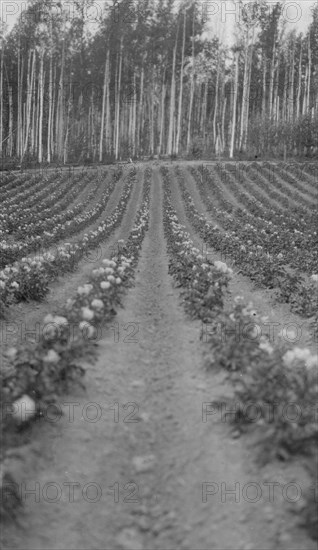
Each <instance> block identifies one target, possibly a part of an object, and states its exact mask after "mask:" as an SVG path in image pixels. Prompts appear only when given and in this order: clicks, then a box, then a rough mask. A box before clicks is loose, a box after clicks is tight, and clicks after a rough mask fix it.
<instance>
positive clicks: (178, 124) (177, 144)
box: [176, 11, 187, 155]
mask: <svg viewBox="0 0 318 550" xmlns="http://www.w3.org/2000/svg"><path fill="white" fill-rule="evenodd" d="M186 18H187V16H186V11H185V12H184V14H183V38H182V53H181V69H180V90H179V105H178V122H177V139H176V155H178V154H179V146H180V136H181V123H182V94H183V65H184V49H185V31H186Z"/></svg>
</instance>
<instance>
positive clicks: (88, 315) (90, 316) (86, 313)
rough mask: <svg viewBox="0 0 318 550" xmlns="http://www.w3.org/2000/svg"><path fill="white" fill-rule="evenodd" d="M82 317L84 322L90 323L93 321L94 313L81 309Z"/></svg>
mask: <svg viewBox="0 0 318 550" xmlns="http://www.w3.org/2000/svg"><path fill="white" fill-rule="evenodd" d="M81 310H82V317H83V319H85V321H91V320H92V319H94V311H92V310H91V309H90V308H89V307H82V308H81Z"/></svg>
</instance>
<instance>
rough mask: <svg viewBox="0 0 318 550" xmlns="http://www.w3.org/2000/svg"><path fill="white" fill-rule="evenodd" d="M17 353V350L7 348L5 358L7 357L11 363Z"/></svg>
mask: <svg viewBox="0 0 318 550" xmlns="http://www.w3.org/2000/svg"><path fill="white" fill-rule="evenodd" d="M17 353H18V350H17V349H16V348H9V349H7V351H6V356H7V357H8V359H10V360H11V361H13V360H14V359H15V358H16V356H17Z"/></svg>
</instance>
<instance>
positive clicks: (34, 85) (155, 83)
mask: <svg viewBox="0 0 318 550" xmlns="http://www.w3.org/2000/svg"><path fill="white" fill-rule="evenodd" d="M210 4H211V3H210ZM99 6H100V5H99ZM96 8H97V6H96V3H94V2H93V1H92V0H78V1H77V0H74V1H73V2H72V3H65V2H64V3H63V2H62V3H59V2H44V1H42V0H29V1H28V5H27V8H26V9H25V10H24V11H23V12H22V13H21V14H20V16H19V18H18V19H17V21H16V23H15V25H14V26H13V28H12V29H11V30H10V31H8V29H7V25H6V22H5V21H2V22H1V43H0V44H1V53H0V56H1V57H0V159H1V162H2V167H3V166H5V165H6V164H7V165H8V164H9V165H10V166H12V167H14V166H15V165H16V166H21V165H22V164H23V165H25V166H29V165H31V164H32V163H40V164H44V163H48V164H50V163H53V162H57V163H60V164H69V163H73V164H76V163H80V164H83V163H88V164H89V163H96V162H99V163H110V162H114V161H118V160H124V159H127V158H132V159H142V158H145V157H147V158H154V157H155V158H162V157H167V156H170V157H171V158H188V159H191V158H211V159H213V158H220V157H221V156H222V157H224V158H230V159H231V158H239V159H240V158H242V159H253V160H254V159H255V158H257V159H260V158H263V159H264V158H274V157H277V158H281V159H284V160H285V159H286V158H287V157H300V158H305V157H310V158H315V157H317V155H318V5H317V4H316V5H313V8H312V21H311V23H310V25H309V27H308V29H307V30H306V32H305V33H300V32H297V31H296V30H295V29H290V28H288V25H287V20H286V5H285V3H284V2H277V3H276V4H274V5H273V4H271V5H269V4H268V3H267V2H265V1H264V0H260V1H259V0H258V1H252V2H248V3H246V2H243V1H242V0H239V1H238V2H237V3H236V9H237V13H238V17H237V23H236V24H235V37H234V41H233V43H232V44H231V45H230V46H229V45H228V44H227V43H226V42H225V41H224V40H223V38H222V36H221V33H217V32H216V33H214V34H213V33H211V32H208V31H207V28H208V25H209V19H210V18H211V17H213V15H211V10H210V9H209V2H206V3H204V2H203V3H202V2H198V1H197V0H193V1H192V0H191V1H190V0H185V1H182V2H180V1H179V2H175V1H174V0H162V1H159V2H158V1H157V0H135V1H134V2H132V1H131V0H122V1H121V2H114V3H113V4H111V3H108V4H106V3H105V4H103V8H100V9H96Z"/></svg>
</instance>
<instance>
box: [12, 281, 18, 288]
mask: <svg viewBox="0 0 318 550" xmlns="http://www.w3.org/2000/svg"><path fill="white" fill-rule="evenodd" d="M11 286H12V288H19V286H20V285H19V283H17V282H16V281H13V283H11Z"/></svg>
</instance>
